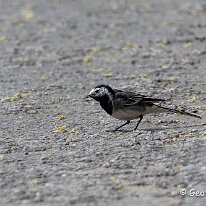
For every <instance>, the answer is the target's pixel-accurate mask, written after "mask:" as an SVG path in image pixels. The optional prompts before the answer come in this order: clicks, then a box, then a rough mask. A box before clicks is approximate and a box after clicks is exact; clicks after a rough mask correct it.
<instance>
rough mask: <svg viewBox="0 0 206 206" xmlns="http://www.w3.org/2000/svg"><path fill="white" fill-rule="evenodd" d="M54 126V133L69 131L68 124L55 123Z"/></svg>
mask: <svg viewBox="0 0 206 206" xmlns="http://www.w3.org/2000/svg"><path fill="white" fill-rule="evenodd" d="M53 126H54V130H53V131H52V132H54V133H66V132H67V127H66V125H60V126H57V125H55V124H53Z"/></svg>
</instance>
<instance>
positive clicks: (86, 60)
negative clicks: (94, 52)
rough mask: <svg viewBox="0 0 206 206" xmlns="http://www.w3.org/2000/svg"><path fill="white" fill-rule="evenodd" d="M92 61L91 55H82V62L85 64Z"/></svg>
mask: <svg viewBox="0 0 206 206" xmlns="http://www.w3.org/2000/svg"><path fill="white" fill-rule="evenodd" d="M92 61H93V57H92V56H91V55H86V56H85V57H84V59H83V62H84V63H85V64H91V63H92Z"/></svg>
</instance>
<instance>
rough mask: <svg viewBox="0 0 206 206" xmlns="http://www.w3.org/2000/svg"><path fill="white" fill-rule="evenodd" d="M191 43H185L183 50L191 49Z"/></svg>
mask: <svg viewBox="0 0 206 206" xmlns="http://www.w3.org/2000/svg"><path fill="white" fill-rule="evenodd" d="M192 46H193V42H187V43H186V44H184V45H183V47H184V48H192Z"/></svg>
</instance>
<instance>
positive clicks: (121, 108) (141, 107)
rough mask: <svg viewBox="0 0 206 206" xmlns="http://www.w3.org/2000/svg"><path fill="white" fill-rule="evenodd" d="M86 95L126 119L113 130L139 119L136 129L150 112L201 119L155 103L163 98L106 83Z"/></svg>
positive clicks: (111, 113)
mask: <svg viewBox="0 0 206 206" xmlns="http://www.w3.org/2000/svg"><path fill="white" fill-rule="evenodd" d="M87 97H91V98H93V99H94V100H96V101H98V102H99V103H100V105H101V107H102V108H103V109H104V110H105V111H106V112H107V113H108V114H109V115H111V116H112V117H114V118H116V119H119V120H125V121H126V122H125V123H124V124H122V125H121V126H119V127H117V128H116V129H115V130H114V131H117V130H118V129H120V128H121V127H123V126H125V125H126V124H129V123H130V121H131V120H133V119H139V121H138V122H137V125H136V127H135V128H134V130H136V129H137V127H138V125H139V124H140V122H141V121H142V119H143V116H144V115H146V114H150V113H162V112H173V113H180V114H184V115H188V116H192V117H196V118H200V119H201V117H200V116H198V115H195V114H191V113H188V112H185V111H179V110H176V109H171V108H166V107H163V106H161V105H158V104H157V103H161V102H163V101H166V100H164V99H157V98H151V97H147V96H144V95H141V94H136V93H134V92H128V91H122V90H117V89H112V88H111V87H110V86H108V85H98V86H96V87H95V88H93V89H92V90H91V91H90V93H89V94H88V95H87Z"/></svg>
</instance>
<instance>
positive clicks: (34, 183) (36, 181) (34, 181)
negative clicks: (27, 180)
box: [31, 178, 39, 185]
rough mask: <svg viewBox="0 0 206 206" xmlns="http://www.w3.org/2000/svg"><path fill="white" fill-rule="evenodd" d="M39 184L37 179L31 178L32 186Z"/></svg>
mask: <svg viewBox="0 0 206 206" xmlns="http://www.w3.org/2000/svg"><path fill="white" fill-rule="evenodd" d="M38 183H39V179H38V178H33V179H32V180H31V184H32V185H36V184H38Z"/></svg>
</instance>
